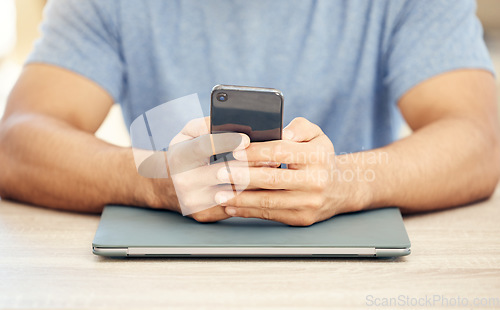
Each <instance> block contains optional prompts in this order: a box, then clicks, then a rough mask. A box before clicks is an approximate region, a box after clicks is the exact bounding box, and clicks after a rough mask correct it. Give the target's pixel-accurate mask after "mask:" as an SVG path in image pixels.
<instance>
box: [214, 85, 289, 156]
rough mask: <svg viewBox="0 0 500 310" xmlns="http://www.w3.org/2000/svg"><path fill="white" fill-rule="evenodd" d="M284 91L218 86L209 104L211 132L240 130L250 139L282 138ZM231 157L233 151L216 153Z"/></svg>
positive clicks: (254, 140)
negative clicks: (230, 152)
mask: <svg viewBox="0 0 500 310" xmlns="http://www.w3.org/2000/svg"><path fill="white" fill-rule="evenodd" d="M283 102H284V99H283V93H282V92H281V91H279V90H277V89H274V88H263V87H249V86H234V85H216V86H214V88H213V89H212V96H211V103H210V133H213V134H216V133H223V132H241V133H244V134H246V135H248V137H250V142H262V141H270V140H281V132H282V129H283ZM221 155H224V156H228V158H227V159H228V160H229V159H233V158H232V155H231V154H228V153H226V154H220V155H215V156H214V159H215V160H217V156H221Z"/></svg>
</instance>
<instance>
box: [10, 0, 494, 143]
mask: <svg viewBox="0 0 500 310" xmlns="http://www.w3.org/2000/svg"><path fill="white" fill-rule="evenodd" d="M45 3H46V0H0V117H1V115H2V114H3V110H4V106H5V102H6V99H7V96H8V94H9V92H10V89H11V88H12V86H13V85H14V83H15V81H16V79H17V77H18V75H19V73H20V72H21V69H22V65H23V63H24V60H25V59H26V57H27V56H28V54H29V52H30V51H31V48H32V46H33V42H34V41H35V40H36V38H37V37H38V36H39V32H38V25H39V24H40V21H41V20H42V15H43V14H42V11H43V7H44V6H45ZM477 4H478V10H477V14H478V16H479V19H480V20H481V23H482V24H483V26H484V30H485V31H484V36H485V41H486V44H487V45H488V49H489V50H490V54H491V57H492V59H493V62H494V63H495V69H496V72H497V76H498V74H500V0H477ZM497 86H498V89H499V91H500V79H499V78H497ZM499 111H500V98H499ZM499 117H500V112H499ZM127 132H128V131H127V129H126V128H125V125H124V123H123V119H122V116H121V111H120V107H119V106H118V105H115V106H114V107H113V108H112V109H111V111H110V113H109V115H108V117H107V118H106V120H105V122H104V124H103V125H102V126H101V128H100V129H99V130H98V132H97V134H96V135H97V136H98V137H100V138H102V139H104V140H106V141H108V142H110V143H114V144H117V145H120V146H129V145H130V141H129V138H128V133H127ZM407 133H408V130H407V129H406V130H403V134H407Z"/></svg>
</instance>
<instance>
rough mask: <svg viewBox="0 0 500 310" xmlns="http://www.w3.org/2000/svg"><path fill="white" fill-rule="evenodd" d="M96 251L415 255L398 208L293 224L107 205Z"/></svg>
mask: <svg viewBox="0 0 500 310" xmlns="http://www.w3.org/2000/svg"><path fill="white" fill-rule="evenodd" d="M92 250H93V252H94V254H96V255H102V256H114V257H135V256H137V257H207V256H222V257H241V256H253V257H256V256H257V257H394V256H403V255H408V254H410V240H409V239H408V235H407V233H406V230H405V227H404V225H403V220H402V218H401V213H400V212H399V209H398V208H384V209H378V210H371V211H363V212H357V213H350V214H343V215H338V216H335V217H333V218H331V219H329V220H327V221H323V222H320V223H316V224H314V225H312V226H309V227H292V226H288V225H284V224H281V223H277V222H272V221H266V220H260V219H244V218H230V219H227V220H223V221H220V222H216V223H198V222H196V221H195V220H193V219H191V218H188V217H183V216H182V215H180V214H177V213H174V212H170V211H164V210H152V209H144V208H135V207H126V206H107V207H106V208H105V209H104V211H103V213H102V216H101V222H100V223H99V227H98V229H97V232H96V235H95V238H94V241H93V243H92Z"/></svg>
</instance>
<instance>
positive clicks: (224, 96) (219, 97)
mask: <svg viewBox="0 0 500 310" xmlns="http://www.w3.org/2000/svg"><path fill="white" fill-rule="evenodd" d="M217 100H219V101H221V102H224V101H226V100H227V94H226V93H218V94H217Z"/></svg>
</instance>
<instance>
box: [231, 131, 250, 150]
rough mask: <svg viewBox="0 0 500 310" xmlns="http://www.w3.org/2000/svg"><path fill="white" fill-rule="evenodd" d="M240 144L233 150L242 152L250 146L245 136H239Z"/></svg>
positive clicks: (248, 139)
mask: <svg viewBox="0 0 500 310" xmlns="http://www.w3.org/2000/svg"><path fill="white" fill-rule="evenodd" d="M240 136H241V142H240V144H239V145H238V146H237V147H236V149H235V150H244V149H246V148H247V147H248V146H249V145H250V138H249V137H248V136H247V135H244V134H241V135H240Z"/></svg>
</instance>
